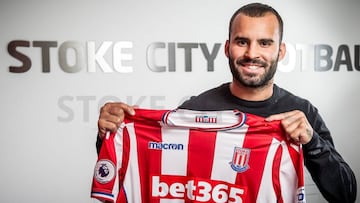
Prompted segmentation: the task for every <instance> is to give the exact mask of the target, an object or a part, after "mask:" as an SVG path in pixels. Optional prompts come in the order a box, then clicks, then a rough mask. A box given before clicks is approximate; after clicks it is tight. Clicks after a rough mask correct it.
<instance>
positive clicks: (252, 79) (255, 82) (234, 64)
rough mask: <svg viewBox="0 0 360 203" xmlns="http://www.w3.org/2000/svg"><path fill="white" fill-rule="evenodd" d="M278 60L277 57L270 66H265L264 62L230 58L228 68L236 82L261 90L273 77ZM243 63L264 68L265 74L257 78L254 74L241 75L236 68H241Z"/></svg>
mask: <svg viewBox="0 0 360 203" xmlns="http://www.w3.org/2000/svg"><path fill="white" fill-rule="evenodd" d="M278 59H279V57H277V58H276V59H275V60H272V61H271V62H270V64H267V63H266V62H265V61H262V60H259V59H251V58H244V59H242V58H239V59H237V60H234V59H233V58H232V57H229V66H230V70H231V74H232V76H233V78H234V80H236V81H238V82H239V83H240V84H242V85H243V86H245V87H250V88H261V87H264V86H266V85H268V84H269V81H270V80H271V79H272V78H273V77H274V75H275V73H276V69H277V63H278ZM244 63H251V64H254V65H259V66H261V67H262V68H265V73H264V74H262V75H260V76H257V75H256V74H247V75H244V74H242V73H241V71H239V70H238V68H240V66H242V65H241V64H244Z"/></svg>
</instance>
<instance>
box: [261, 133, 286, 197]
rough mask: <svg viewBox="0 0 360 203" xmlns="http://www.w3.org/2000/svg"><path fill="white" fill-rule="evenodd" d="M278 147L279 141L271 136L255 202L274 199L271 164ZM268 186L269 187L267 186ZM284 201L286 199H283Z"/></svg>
mask: <svg viewBox="0 0 360 203" xmlns="http://www.w3.org/2000/svg"><path fill="white" fill-rule="evenodd" d="M279 147H280V142H279V141H278V140H276V139H275V138H273V140H272V142H271V144H270V148H269V151H268V154H267V156H266V161H265V166H264V172H263V174H262V179H261V183H260V187H259V193H258V196H257V198H256V202H259V203H262V202H269V201H272V200H276V194H275V191H274V189H273V187H272V186H273V182H272V177H273V175H272V165H273V160H274V156H275V153H276V150H277V149H278V148H279ZM269 186H270V187H269ZM285 202H286V201H285Z"/></svg>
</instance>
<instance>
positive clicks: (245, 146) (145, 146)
mask: <svg viewBox="0 0 360 203" xmlns="http://www.w3.org/2000/svg"><path fill="white" fill-rule="evenodd" d="M303 170H304V166H303V155H302V151H301V146H300V145H296V144H293V143H290V142H289V141H288V140H287V139H286V137H285V135H284V132H283V130H282V128H281V126H280V122H279V121H274V122H266V121H265V120H264V118H262V117H258V116H255V115H252V114H246V113H242V112H239V111H192V110H183V109H177V110H174V111H169V110H149V109H137V110H136V115H135V116H127V117H126V118H125V120H124V123H123V125H122V127H120V128H119V129H118V131H117V132H115V133H112V134H111V135H108V136H107V137H106V138H105V139H104V141H103V144H102V147H101V150H100V154H99V157H98V161H97V163H96V166H95V172H94V178H93V184H92V192H91V196H92V197H94V198H97V199H100V200H103V201H108V202H116V203H118V202H124V203H125V202H128V203H175V202H176V203H178V202H179V203H185V202H197V203H198V202H199V203H200V202H214V203H215V202H216V203H219V202H249V203H253V202H286V203H287V202H298V203H300V202H305V196H304V195H305V193H304V175H303Z"/></svg>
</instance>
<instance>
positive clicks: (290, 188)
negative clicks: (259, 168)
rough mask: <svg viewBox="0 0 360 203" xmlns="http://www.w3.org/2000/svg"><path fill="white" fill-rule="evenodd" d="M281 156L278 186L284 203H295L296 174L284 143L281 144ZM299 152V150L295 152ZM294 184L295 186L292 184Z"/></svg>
mask: <svg viewBox="0 0 360 203" xmlns="http://www.w3.org/2000/svg"><path fill="white" fill-rule="evenodd" d="M281 144H282V147H283V154H282V157H281V170H280V186H281V191H282V193H281V194H282V195H283V199H284V202H296V194H297V190H296V189H297V185H296V183H297V182H298V181H297V180H298V179H297V174H296V170H295V167H294V164H293V162H292V160H291V157H290V154H289V149H288V147H287V145H286V143H285V142H282V143H281ZM297 151H299V150H297ZM294 183H295V184H294Z"/></svg>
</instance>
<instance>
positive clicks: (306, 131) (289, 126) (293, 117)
mask: <svg viewBox="0 0 360 203" xmlns="http://www.w3.org/2000/svg"><path fill="white" fill-rule="evenodd" d="M265 120H266V121H274V120H280V121H281V125H282V126H283V128H284V130H285V132H286V134H287V135H288V138H289V139H292V140H293V141H295V142H296V143H300V144H307V143H308V142H310V140H311V138H312V136H313V133H314V130H313V128H312V127H311V125H310V124H309V121H308V120H307V118H306V116H305V114H304V113H303V112H302V111H299V110H294V111H289V112H285V113H280V114H275V115H271V116H269V117H267V118H266V119H265Z"/></svg>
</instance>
